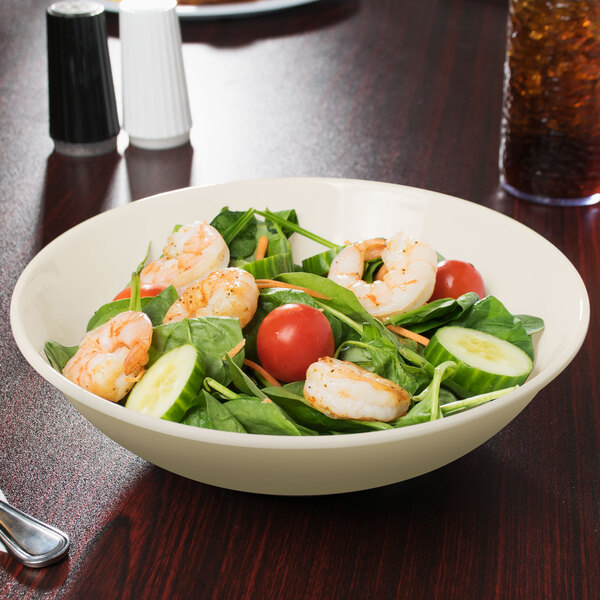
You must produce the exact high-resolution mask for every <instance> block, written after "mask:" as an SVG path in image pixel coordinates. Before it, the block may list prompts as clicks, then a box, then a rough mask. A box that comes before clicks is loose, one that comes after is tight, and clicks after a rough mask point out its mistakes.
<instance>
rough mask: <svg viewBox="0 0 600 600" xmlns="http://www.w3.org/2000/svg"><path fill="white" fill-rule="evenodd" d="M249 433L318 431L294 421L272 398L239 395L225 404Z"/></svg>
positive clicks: (307, 432) (302, 432)
mask: <svg viewBox="0 0 600 600" xmlns="http://www.w3.org/2000/svg"><path fill="white" fill-rule="evenodd" d="M223 406H225V407H226V408H227V410H228V411H229V412H230V413H231V414H232V415H233V416H234V417H235V419H236V420H237V421H239V422H240V423H241V424H242V426H243V427H244V428H245V429H246V431H247V432H248V433H259V434H266V435H296V436H299V435H316V432H314V431H311V430H310V429H308V428H306V427H303V426H302V425H298V424H297V423H294V421H293V420H292V419H290V418H289V417H288V416H287V415H286V413H285V412H284V411H283V410H282V409H281V408H279V406H277V404H275V403H274V402H271V401H270V400H264V401H263V400H259V399H257V398H245V397H239V398H237V399H235V400H229V401H227V402H225V404H224V405H223Z"/></svg>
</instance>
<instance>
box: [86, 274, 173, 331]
mask: <svg viewBox="0 0 600 600" xmlns="http://www.w3.org/2000/svg"><path fill="white" fill-rule="evenodd" d="M178 298H179V295H178V294H177V290H176V289H175V288H174V287H173V286H172V285H170V286H169V287H167V288H165V289H164V290H163V291H162V292H160V294H158V295H156V296H155V297H153V298H152V297H149V296H145V297H143V298H140V302H141V310H142V312H144V313H146V314H147V315H148V317H150V321H151V322H152V325H153V326H154V327H156V326H157V325H160V324H161V323H162V321H163V319H164V318H165V315H166V314H167V311H168V310H169V308H171V305H172V304H173V303H174V302H176V301H177V299H178ZM129 309H130V300H129V298H122V299H121V300H114V301H113V302H108V303H107V304H103V305H102V306H101V307H100V308H99V309H98V310H97V311H96V312H95V313H94V314H93V315H92V318H91V319H90V320H89V321H88V324H87V327H86V331H91V330H92V329H95V328H96V327H99V326H100V325H103V324H104V323H106V322H107V321H109V320H110V319H112V318H113V317H116V316H117V315H118V314H119V313H122V312H124V311H126V310H129Z"/></svg>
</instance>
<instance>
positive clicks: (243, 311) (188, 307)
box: [163, 267, 259, 327]
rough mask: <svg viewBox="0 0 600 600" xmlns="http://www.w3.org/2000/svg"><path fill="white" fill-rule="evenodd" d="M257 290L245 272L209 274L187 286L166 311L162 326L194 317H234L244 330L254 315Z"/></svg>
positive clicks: (249, 275)
mask: <svg viewBox="0 0 600 600" xmlns="http://www.w3.org/2000/svg"><path fill="white" fill-rule="evenodd" d="M258 296H259V290H258V287H257V285H256V281H255V280H254V277H252V275H251V274H250V273H248V271H244V270H243V269H238V268H236V267H229V268H227V269H220V270H218V271H213V272H212V273H210V274H209V275H207V276H206V277H205V278H204V279H202V280H201V281H199V282H197V283H195V284H193V285H191V286H190V287H188V288H187V289H186V290H185V292H184V293H183V295H182V296H181V298H180V299H179V300H177V302H175V303H174V304H173V305H172V306H171V308H170V309H169V310H168V312H167V314H166V315H165V318H164V320H163V323H173V322H175V321H180V320H181V319H187V318H194V317H207V316H219V317H237V318H238V319H239V320H240V325H241V326H242V327H245V326H246V325H247V324H248V323H249V322H250V320H251V319H252V317H253V316H254V313H255V312H256V306H257V304H258Z"/></svg>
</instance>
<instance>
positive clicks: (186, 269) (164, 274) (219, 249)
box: [140, 221, 229, 294]
mask: <svg viewBox="0 0 600 600" xmlns="http://www.w3.org/2000/svg"><path fill="white" fill-rule="evenodd" d="M163 254H164V256H161V257H160V258H157V259H156V260H155V261H153V262H151V263H149V264H148V265H146V266H145V267H144V268H143V269H142V272H141V273H140V282H141V283H142V284H154V285H160V286H164V287H166V286H168V285H170V284H173V285H174V286H175V287H176V288H177V291H178V292H179V293H180V294H181V293H183V291H184V290H185V288H186V287H187V286H188V285H190V284H192V283H193V282H195V281H198V280H199V279H202V278H203V277H204V276H205V275H207V274H208V273H210V272H211V271H215V270H216V269H222V268H223V267H226V266H227V265H228V264H229V248H228V246H227V244H226V243H225V240H224V239H223V237H222V236H221V234H220V233H219V232H218V231H217V230H216V229H215V228H214V227H212V226H211V225H209V224H208V223H205V222H203V221H195V222H194V223H191V224H189V225H184V226H183V227H181V228H179V229H178V230H177V231H175V232H173V233H172V234H171V235H170V236H169V237H168V238H167V244H166V245H165V247H164V248H163Z"/></svg>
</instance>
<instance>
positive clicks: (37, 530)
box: [0, 490, 70, 568]
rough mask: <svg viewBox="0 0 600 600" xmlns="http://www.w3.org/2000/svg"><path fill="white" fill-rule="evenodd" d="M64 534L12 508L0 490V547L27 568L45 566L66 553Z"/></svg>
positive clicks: (66, 543)
mask: <svg viewBox="0 0 600 600" xmlns="http://www.w3.org/2000/svg"><path fill="white" fill-rule="evenodd" d="M69 543H70V542H69V537H68V536H67V534H65V533H63V532H62V531H60V529H56V527H52V526H51V525H48V524H46V523H43V522H42V521H39V520H38V519H35V518H34V517H32V516H30V515H28V514H26V513H24V512H23V511H22V510H19V509H18V508H15V507H14V506H12V505H11V504H9V503H8V502H6V500H5V498H4V494H3V493H2V490H0V549H2V547H3V544H4V547H5V548H6V550H7V551H8V552H9V553H10V554H11V555H12V556H13V557H14V558H15V559H17V560H18V561H19V562H21V563H22V564H24V565H26V566H28V567H34V568H39V567H45V566H47V565H51V564H52V563H55V562H57V561H59V560H61V559H62V558H64V557H65V556H66V555H67V552H68V550H69Z"/></svg>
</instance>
